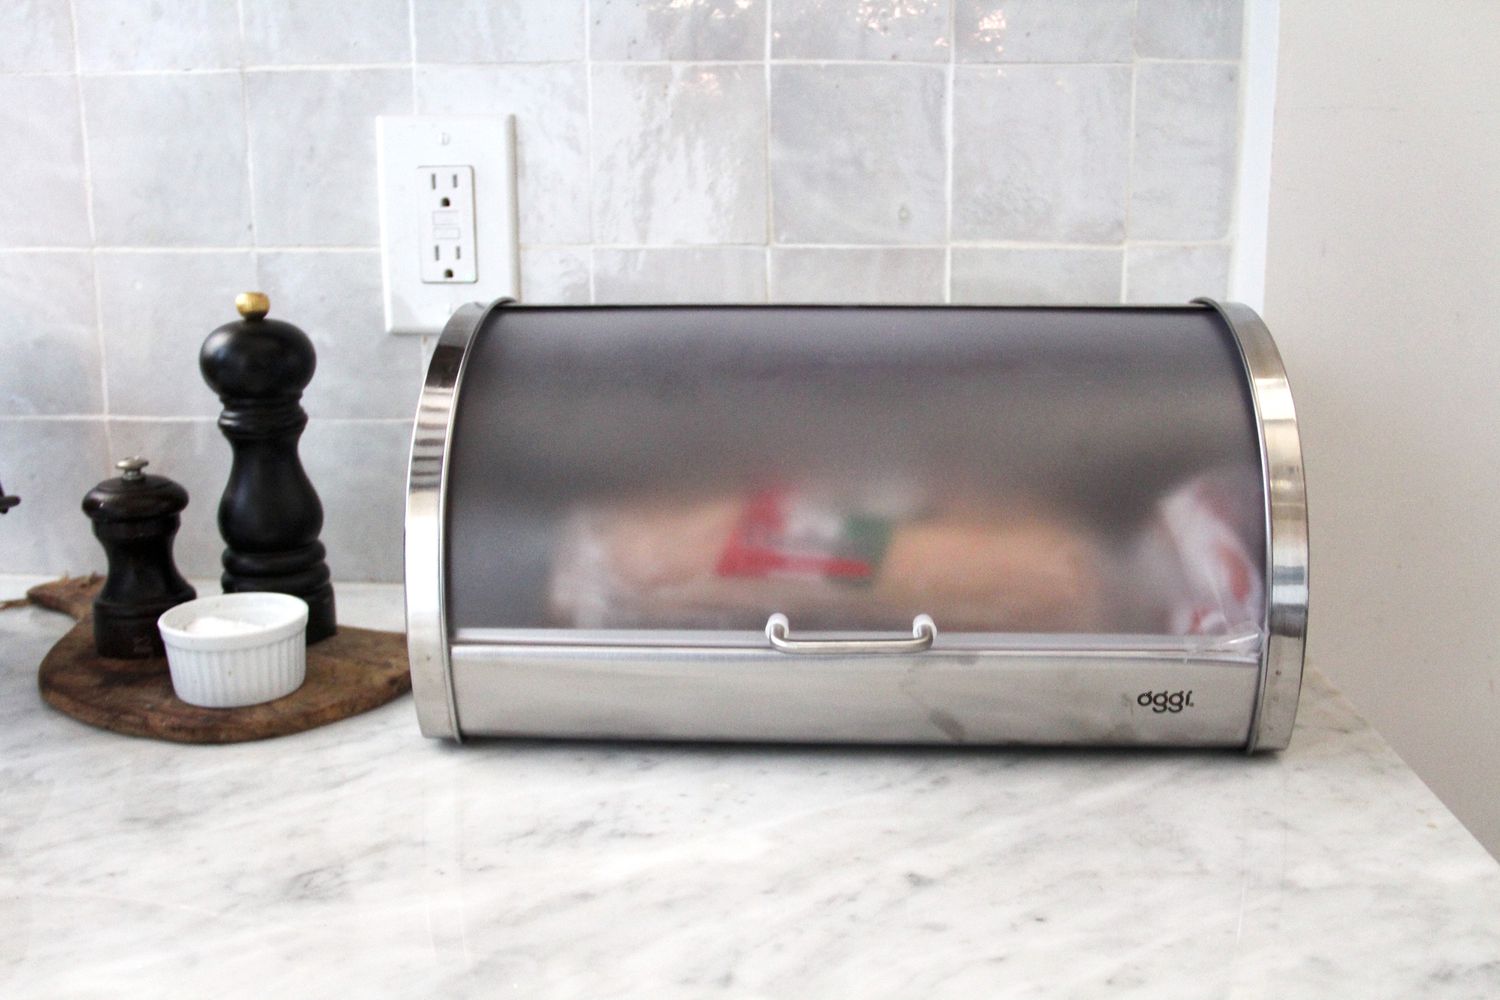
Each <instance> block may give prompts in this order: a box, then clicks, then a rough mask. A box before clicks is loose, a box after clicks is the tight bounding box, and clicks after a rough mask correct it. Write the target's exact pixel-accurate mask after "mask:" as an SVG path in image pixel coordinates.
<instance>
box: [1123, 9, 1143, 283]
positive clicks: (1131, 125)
mask: <svg viewBox="0 0 1500 1000" xmlns="http://www.w3.org/2000/svg"><path fill="white" fill-rule="evenodd" d="M1140 13H1141V3H1140V0H1135V2H1134V3H1133V4H1132V5H1131V10H1130V55H1131V60H1130V115H1129V117H1128V119H1127V124H1126V126H1125V127H1126V128H1127V129H1128V130H1129V132H1130V134H1129V136H1128V137H1127V142H1126V146H1125V150H1126V151H1125V232H1124V234H1123V236H1122V239H1121V244H1120V304H1121V305H1123V304H1125V303H1126V302H1128V301H1129V300H1130V246H1131V239H1130V215H1131V212H1130V207H1131V203H1132V202H1133V201H1134V200H1135V95H1136V79H1137V77H1138V76H1139V73H1138V72H1137V64H1138V63H1139V57H1138V56H1137V53H1136V36H1137V33H1138V31H1139V23H1140Z"/></svg>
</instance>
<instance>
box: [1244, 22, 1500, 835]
mask: <svg viewBox="0 0 1500 1000" xmlns="http://www.w3.org/2000/svg"><path fill="white" fill-rule="evenodd" d="M1277 92H1278V95H1277V104H1276V122H1275V137H1274V146H1273V150H1274V152H1273V161H1272V163H1273V165H1272V185H1271V215H1270V226H1269V245H1268V259H1267V278H1266V318H1267V320H1268V321H1269V323H1270V325H1271V328H1272V330H1273V331H1274V332H1275V333H1276V336H1277V339H1278V341H1279V342H1280V343H1281V345H1282V348H1283V352H1284V354H1285V356H1286V361H1287V365H1288V369H1289V371H1290V374H1291V377H1292V380H1293V383H1292V385H1293V390H1294V392H1295V394H1296V399H1297V406H1298V410H1299V413H1300V416H1301V420H1302V426H1303V435H1304V438H1303V440H1304V445H1305V448H1306V461H1307V478H1308V494H1309V504H1310V509H1311V517H1312V532H1313V536H1312V545H1313V549H1312V554H1313V565H1312V591H1311V593H1312V601H1313V607H1312V620H1311V626H1310V627H1311V633H1310V636H1309V661H1310V662H1311V663H1312V664H1313V665H1315V666H1316V667H1318V668H1319V669H1321V670H1323V671H1324V672H1325V673H1326V674H1328V675H1329V676H1330V677H1332V678H1333V680H1334V681H1335V683H1337V684H1338V685H1339V686H1340V687H1341V688H1342V689H1343V690H1344V691H1345V693H1346V694H1347V695H1348V696H1349V698H1350V699H1351V700H1352V701H1353V702H1354V703H1355V704H1356V706H1357V707H1358V708H1359V709H1360V710H1361V711H1362V712H1363V713H1364V714H1365V715H1366V716H1367V717H1368V718H1370V720H1371V721H1372V722H1374V723H1375V725H1376V726H1377V727H1378V728H1379V729H1380V730H1381V732H1383V733H1384V734H1385V736H1386V737H1387V738H1388V739H1389V740H1390V741H1391V743H1392V744H1394V746H1395V747H1396V749H1397V750H1398V751H1399V752H1400V753H1401V754H1402V756H1403V757H1405V758H1406V760H1407V761H1408V762H1409V763H1410V764H1411V765H1412V766H1413V767H1414V768H1415V769H1416V771H1417V773H1418V774H1420V775H1421V776H1422V777H1423V778H1424V779H1425V780H1426V781H1427V782H1428V784H1429V785H1431V786H1432V788H1433V789H1434V790H1435V791H1436V792H1437V794H1438V795H1439V796H1440V797H1441V798H1442V799H1443V800H1444V802H1446V803H1447V804H1448V805H1449V807H1450V808H1452V810H1453V811H1454V812H1455V813H1456V814H1457V815H1458V816H1459V818H1460V819H1461V820H1463V821H1464V822H1465V823H1466V824H1467V825H1468V826H1469V828H1470V829H1471V830H1472V831H1474V833H1475V834H1476V836H1478V837H1479V839H1480V840H1481V841H1483V842H1484V843H1485V845H1486V846H1487V847H1488V848H1489V850H1490V851H1491V852H1492V853H1496V854H1500V692H1497V689H1500V3H1497V2H1495V0H1424V2H1422V3H1411V2H1410V0H1404V2H1397V0H1342V2H1339V0H1318V2H1308V0H1288V2H1285V3H1283V4H1282V5H1281V36H1280V52H1279V77H1278V81H1277ZM1374 832H1375V831H1372V833H1374Z"/></svg>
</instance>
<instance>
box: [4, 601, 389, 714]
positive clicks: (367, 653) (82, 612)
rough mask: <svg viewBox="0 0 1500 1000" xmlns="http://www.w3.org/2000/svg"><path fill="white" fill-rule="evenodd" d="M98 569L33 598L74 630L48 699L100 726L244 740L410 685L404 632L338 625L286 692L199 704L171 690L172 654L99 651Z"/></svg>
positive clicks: (358, 706) (47, 664) (42, 680)
mask: <svg viewBox="0 0 1500 1000" xmlns="http://www.w3.org/2000/svg"><path fill="white" fill-rule="evenodd" d="M103 584H104V581H103V578H101V577H99V576H98V575H97V574H96V575H92V576H87V577H77V578H64V579H62V580H57V581H54V582H52V583H44V584H41V585H40V586H37V587H33V588H32V589H31V590H30V591H28V592H27V595H26V596H27V597H28V598H30V599H31V601H32V603H34V604H39V605H41V606H42V607H47V608H51V609H53V610H54V611H61V612H63V613H65V614H69V615H72V616H73V617H74V618H75V619H77V620H78V624H77V625H75V626H73V629H72V631H70V632H69V633H68V634H67V635H65V636H63V637H62V638H61V639H60V640H58V642H57V645H55V646H53V647H52V650H51V651H50V652H49V653H48V654H47V656H46V658H45V659H43V660H42V665H41V669H40V671H39V673H38V676H37V686H38V687H39V688H40V689H41V693H42V700H43V701H45V702H46V703H47V704H49V705H51V706H52V707H53V708H55V709H57V710H58V711H59V712H62V713H64V714H65V715H71V716H72V717H73V718H75V719H77V720H79V721H80V722H86V723H88V724H89V725H91V726H98V727H99V728H100V729H108V730H110V731H111V732H116V733H124V734H126V735H128V736H147V737H151V738H153V739H158V740H170V741H172V742H175V743H242V742H245V741H247V740H264V739H269V738H271V737H273V736H285V735H287V734H289V733H300V732H302V731H303V730H306V729H315V728H317V727H318V726H326V725H328V724H329V723H330V722H338V721H339V720H340V719H347V718H348V717H349V716H351V715H358V714H359V713H361V712H368V711H369V710H370V709H372V708H378V707H379V706H381V705H384V704H385V703H386V702H388V701H392V700H393V699H395V698H399V697H400V696H401V695H403V694H405V693H406V692H408V691H410V690H411V674H410V672H409V671H408V669H407V661H406V637H405V636H403V635H401V634H400V633H399V632H377V631H374V630H371V629H363V628H351V627H350V626H348V625H340V626H339V630H338V634H337V635H334V636H333V637H332V638H329V639H325V640H323V641H322V642H320V643H316V644H314V645H312V646H309V647H308V650H307V680H306V682H304V683H303V685H302V686H301V687H300V688H298V689H297V690H296V691H293V692H292V693H291V694H289V695H287V696H286V697H285V698H278V699H276V700H275V701H271V702H266V703H265V704H263V705H249V706H246V707H244V708H199V707H197V706H195V705H189V704H187V703H186V702H184V701H181V700H180V699H178V697H177V696H176V695H174V694H173V693H172V679H171V676H170V675H169V674H168V672H167V661H166V660H165V659H161V658H158V657H153V658H151V659H148V660H116V659H110V658H107V657H103V656H99V655H98V654H96V653H95V652H94V621H93V615H92V608H93V601H94V595H95V594H97V593H98V592H99V588H100V587H101V586H103Z"/></svg>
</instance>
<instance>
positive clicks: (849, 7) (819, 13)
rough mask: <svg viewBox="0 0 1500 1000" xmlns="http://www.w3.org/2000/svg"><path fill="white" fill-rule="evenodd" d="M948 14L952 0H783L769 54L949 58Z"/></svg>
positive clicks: (776, 8) (773, 24)
mask: <svg viewBox="0 0 1500 1000" xmlns="http://www.w3.org/2000/svg"><path fill="white" fill-rule="evenodd" d="M950 13H951V4H950V0H886V2H880V3H874V2H871V0H813V2H808V3H787V2H785V0H781V2H778V3H777V4H776V5H775V6H774V7H773V8H772V10H771V58H773V59H868V60H874V61H879V60H885V59H904V60H911V61H917V62H941V63H945V62H948V58H949V57H948V54H949V52H950V51H952V47H953V46H952V43H951V40H950V39H949V36H948V18H949V16H950Z"/></svg>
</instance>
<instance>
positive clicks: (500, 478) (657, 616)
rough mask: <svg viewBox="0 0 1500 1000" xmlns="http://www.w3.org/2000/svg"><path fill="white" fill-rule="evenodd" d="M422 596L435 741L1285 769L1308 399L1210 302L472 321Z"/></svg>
mask: <svg viewBox="0 0 1500 1000" xmlns="http://www.w3.org/2000/svg"><path fill="white" fill-rule="evenodd" d="M406 601H407V625H408V635H409V643H410V653H411V666H412V686H413V689H414V691H415V695H416V705H417V715H418V719H419V721H420V724H421V729H422V732H423V733H425V734H427V735H428V736H435V737H447V738H450V739H455V740H456V739H462V738H465V737H470V736H528V737H536V736H540V737H577V738H638V739H652V740H750V741H795V742H803V741H807V742H881V743H940V744H1073V745H1153V746H1184V747H1188V746H1191V747H1236V748H1244V749H1248V750H1252V751H1253V750H1273V749H1280V748H1282V747H1285V746H1286V745H1287V741H1288V740H1289V738H1290V736H1291V731H1292V723H1293V719H1294V717H1295V715H1296V710H1297V696H1298V691H1299V688H1300V685H1301V678H1302V658H1303V655H1302V653H1303V636H1304V631H1305V626H1306V618H1307V520H1306V505H1305V501H1304V494H1303V475H1302V459H1301V448H1300V445H1299V442H1298V436H1297V423H1296V418H1295V415H1294V412H1293V408H1292V398H1291V395H1290V392H1289V389H1288V387H1287V381H1286V376H1285V373H1284V371H1283V369H1282V364H1281V359H1280V356H1279V355H1278V353H1277V350H1276V347H1275V345H1274V344H1273V342H1272V340H1271V336H1270V334H1269V333H1268V332H1267V330H1266V327H1265V326H1264V324H1263V323H1262V322H1261V320H1260V319H1259V317H1257V316H1256V314H1255V313H1254V312H1253V311H1252V310H1251V309H1249V308H1247V307H1245V306H1241V305H1234V304H1219V303H1214V302H1208V301H1200V302H1195V303H1193V304H1189V305H1183V306H1168V307H1077V308H1074V307H1024V308H1023V307H1007V308H979V307H975V308H969V307H943V306H934V307H886V306H861V307H823V306H805V307H797V306H765V307H762V306H753V307H752V306H746V307H730V306H720V307H707V306H704V307H697V306H661V307H656V306H640V307H597V306H596V307H528V306H517V305H514V304H509V303H506V302H499V303H495V304H492V305H489V306H480V305H473V306H466V307H464V308H463V309H461V310H459V312H458V313H456V314H455V315H454V316H453V318H452V320H451V321H450V322H449V324H448V326H447V328H446V329H445V330H444V331H443V333H442V335H441V337H440V339H439V341H438V343H437V345H436V348H435V350H434V353H433V355H432V359H431V362H430V366H429V370H428V374H427V380H426V384H425V387H424V390H423V395H422V400H421V403H420V408H419V412H418V416H417V423H416V430H415V435H414V438H413V442H412V454H411V470H410V479H409V489H408V507H407V519H406Z"/></svg>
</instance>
